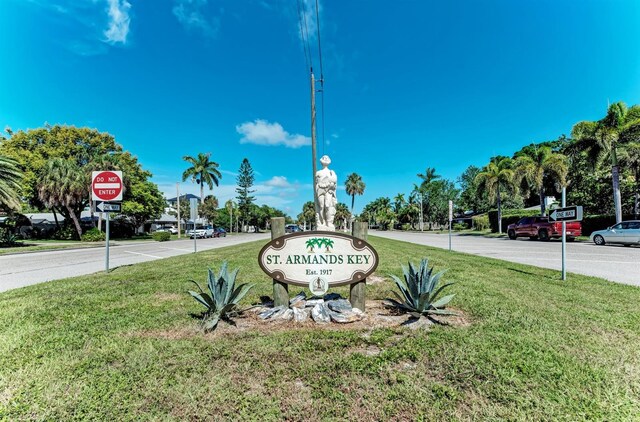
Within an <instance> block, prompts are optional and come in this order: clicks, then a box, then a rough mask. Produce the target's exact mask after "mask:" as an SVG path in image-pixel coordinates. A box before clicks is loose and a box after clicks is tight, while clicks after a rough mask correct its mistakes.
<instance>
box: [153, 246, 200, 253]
mask: <svg viewBox="0 0 640 422" xmlns="http://www.w3.org/2000/svg"><path fill="white" fill-rule="evenodd" d="M158 249H166V250H168V251H183V252H193V249H182V248H163V247H158Z"/></svg>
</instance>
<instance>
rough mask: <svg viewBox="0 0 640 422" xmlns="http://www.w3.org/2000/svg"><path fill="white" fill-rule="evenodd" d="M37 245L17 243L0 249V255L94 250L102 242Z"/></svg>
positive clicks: (102, 243)
mask: <svg viewBox="0 0 640 422" xmlns="http://www.w3.org/2000/svg"><path fill="white" fill-rule="evenodd" d="M39 243H40V241H38V242H37V243H28V242H18V244H19V245H18V246H10V247H1V248H0V255H8V254H15V253H27V252H42V251H51V250H59V249H80V248H95V247H98V246H100V245H104V242H90V243H81V242H79V241H75V242H61V243H55V242H47V243H46V244H39Z"/></svg>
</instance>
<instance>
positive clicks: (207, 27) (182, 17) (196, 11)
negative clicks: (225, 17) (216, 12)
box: [172, 0, 220, 37]
mask: <svg viewBox="0 0 640 422" xmlns="http://www.w3.org/2000/svg"><path fill="white" fill-rule="evenodd" d="M207 2H208V0H174V3H175V6H174V7H173V9H172V12H173V14H174V15H175V17H176V18H177V19H178V22H180V23H181V24H182V26H184V27H185V28H186V29H187V30H196V31H200V32H202V34H203V35H205V36H207V37H215V36H216V35H217V33H218V30H219V29H220V18H218V17H216V16H213V17H211V18H210V19H207V17H206V16H205V14H204V12H203V10H202V9H203V8H204V7H205V6H206V5H207Z"/></svg>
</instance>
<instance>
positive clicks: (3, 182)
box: [0, 155, 22, 209]
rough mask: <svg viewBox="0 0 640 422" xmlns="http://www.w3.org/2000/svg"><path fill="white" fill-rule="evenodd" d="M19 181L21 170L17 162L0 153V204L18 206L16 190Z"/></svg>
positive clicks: (17, 190) (8, 206)
mask: <svg viewBox="0 0 640 422" xmlns="http://www.w3.org/2000/svg"><path fill="white" fill-rule="evenodd" d="M21 182H22V171H20V169H19V168H18V162H17V161H15V160H13V159H11V158H9V157H5V156H2V155H0V206H5V207H7V208H9V209H19V208H20V199H19V197H18V192H19V191H20V184H21Z"/></svg>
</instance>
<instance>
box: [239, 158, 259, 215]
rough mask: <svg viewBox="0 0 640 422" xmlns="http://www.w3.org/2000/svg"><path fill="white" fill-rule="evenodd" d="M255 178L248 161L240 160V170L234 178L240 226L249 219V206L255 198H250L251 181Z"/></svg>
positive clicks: (251, 191)
mask: <svg viewBox="0 0 640 422" xmlns="http://www.w3.org/2000/svg"><path fill="white" fill-rule="evenodd" d="M254 180H255V177H254V175H253V169H252V168H251V164H250V163H249V160H248V159H246V158H245V159H244V160H242V164H240V170H239V171H238V177H237V178H236V183H237V185H238V187H237V188H236V192H237V193H238V196H237V197H236V198H237V199H238V212H239V213H240V218H242V225H243V226H244V223H245V222H246V221H248V220H249V219H250V217H251V205H252V204H253V201H255V199H256V198H255V197H254V196H251V194H252V193H253V192H255V190H251V186H253V181H254Z"/></svg>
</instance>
